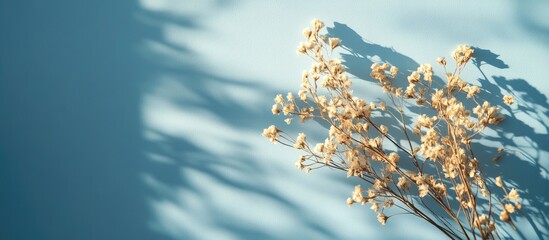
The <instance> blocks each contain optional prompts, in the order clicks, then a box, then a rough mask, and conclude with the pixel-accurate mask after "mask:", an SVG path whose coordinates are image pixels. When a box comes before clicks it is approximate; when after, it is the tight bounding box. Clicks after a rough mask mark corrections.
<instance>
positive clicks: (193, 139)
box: [142, 9, 337, 239]
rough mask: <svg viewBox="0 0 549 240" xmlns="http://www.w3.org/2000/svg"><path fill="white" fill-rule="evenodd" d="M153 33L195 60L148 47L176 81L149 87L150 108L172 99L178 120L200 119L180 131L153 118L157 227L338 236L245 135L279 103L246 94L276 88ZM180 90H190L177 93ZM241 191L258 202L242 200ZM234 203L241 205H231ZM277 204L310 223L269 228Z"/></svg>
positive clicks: (262, 235)
mask: <svg viewBox="0 0 549 240" xmlns="http://www.w3.org/2000/svg"><path fill="white" fill-rule="evenodd" d="M218 10H220V9H217V10H216V11H218ZM142 14H144V15H145V16H146V18H147V19H149V21H153V22H155V25H158V26H161V25H162V24H171V25H176V26H177V27H180V28H183V29H193V30H195V31H200V30H201V27H200V24H199V23H197V22H195V21H198V20H197V19H195V18H191V17H186V16H181V15H178V16H175V17H174V16H170V15H163V14H154V13H153V14H149V13H148V12H147V11H146V10H145V11H143V12H142ZM150 38H151V39H152V41H154V42H155V45H156V46H162V48H163V49H165V51H166V52H170V53H173V55H175V56H182V57H181V58H182V59H184V60H188V61H180V62H182V64H180V63H178V64H173V63H174V62H177V59H174V58H172V57H171V56H169V55H163V54H158V53H154V52H151V51H147V50H145V51H144V54H145V55H146V58H147V59H149V60H150V62H151V64H153V65H154V68H155V72H156V73H158V76H162V77H164V78H167V79H170V80H169V81H151V82H150V83H149V84H146V85H145V90H144V92H145V95H148V96H150V97H146V98H145V101H144V108H145V110H144V114H145V115H148V114H149V113H148V112H149V111H151V113H150V114H151V115H161V112H157V110H159V109H162V108H163V107H165V105H169V106H170V110H169V111H172V112H177V114H176V115H177V116H176V115H170V116H172V117H176V121H181V122H185V124H183V125H187V124H192V125H194V126H190V127H189V126H181V127H180V128H181V129H179V130H183V132H177V131H178V130H177V129H175V128H178V127H179V126H180V125H175V127H170V128H168V129H167V128H164V127H163V126H161V123H160V125H156V124H155V123H154V121H152V122H147V120H145V122H146V123H145V126H144V127H145V128H144V131H145V135H146V138H147V146H146V148H145V152H146V153H147V154H148V155H149V158H150V159H151V161H150V163H149V164H148V165H149V167H148V170H147V171H146V172H145V173H144V174H143V181H144V182H145V183H146V185H148V187H149V188H150V191H151V194H150V197H149V202H150V205H151V207H152V209H153V215H154V216H153V219H152V227H153V228H154V229H156V231H159V232H161V233H162V234H164V235H166V236H168V237H170V238H173V239H200V238H211V239H226V238H229V239H279V238H288V237H299V236H302V237H305V238H307V237H310V236H311V235H318V236H319V237H320V238H325V239H333V238H337V233H336V232H334V231H333V230H332V229H330V228H329V226H326V225H325V224H324V223H323V222H321V221H318V219H315V218H314V214H312V213H310V212H307V211H305V210H303V209H302V208H301V207H300V206H299V205H298V204H297V203H295V202H294V200H292V199H289V198H288V197H286V195H284V194H281V193H280V192H278V191H277V190H276V189H274V188H273V186H272V183H270V182H269V181H268V176H269V174H271V173H272V171H277V170H276V169H273V168H270V169H266V168H265V164H264V163H261V162H260V161H262V158H265V157H264V156H260V155H259V153H254V152H253V151H254V146H252V145H251V144H250V143H249V141H250V140H248V139H241V138H245V137H246V136H248V135H249V134H250V133H252V134H253V135H257V136H258V137H260V132H261V131H260V129H263V128H264V127H265V126H266V123H268V122H270V121H272V120H271V119H272V116H271V115H270V113H269V112H268V111H264V109H268V108H260V109H259V110H258V109H257V106H270V105H272V103H268V101H263V100H260V102H254V103H253V105H251V103H247V102H245V101H243V100H242V99H241V98H239V97H242V95H245V94H246V93H253V94H257V95H259V96H274V95H275V91H273V89H270V88H268V87H267V86H265V85H263V84H261V83H258V81H251V80H243V79H235V78H230V77H226V76H221V75H218V74H215V73H213V72H212V71H209V70H206V69H205V68H203V67H202V66H199V65H196V64H194V63H193V62H196V60H198V59H200V56H199V55H197V54H195V53H194V52H193V51H192V49H190V48H189V47H187V46H184V45H174V44H173V43H170V42H169V41H167V40H166V39H163V38H162V35H161V34H160V33H159V34H158V35H156V36H151V37H150ZM162 77H161V78H162ZM158 89H160V90H158ZM157 90H158V91H157ZM172 90H173V91H172ZM179 90H184V91H183V92H180V93H177V92H178V91H179ZM230 91H236V95H238V96H237V97H235V92H232V93H231V92H230ZM148 98H150V99H152V100H147V99H148ZM267 100H270V98H267ZM155 102H162V104H157V105H155V104H153V103H155ZM149 103H151V104H150V106H147V104H149ZM260 111H261V112H260ZM197 117H198V118H203V119H202V120H197V119H198V118H197ZM145 118H147V117H146V116H145ZM213 138H215V139H213ZM262 140H263V139H262ZM204 141H212V142H204ZM220 146H222V147H220ZM219 148H221V149H222V150H219ZM218 192H219V193H218ZM241 196H248V197H249V199H250V200H247V201H245V202H244V203H237V202H235V200H237V199H240V198H242V197H241ZM227 203H234V205H233V206H231V207H228V204H227ZM243 204H244V205H243ZM270 209H278V210H277V211H280V212H284V213H285V214H287V215H289V216H291V218H292V221H295V222H297V223H298V224H299V225H298V226H301V227H302V228H303V229H301V230H299V231H298V230H297V229H293V228H292V229H285V230H282V231H273V230H272V229H270V228H268V227H265V225H266V224H264V223H263V222H262V221H266V220H268V221H271V222H276V221H278V220H277V219H276V217H277V215H273V211H272V210H270ZM269 214H270V215H269Z"/></svg>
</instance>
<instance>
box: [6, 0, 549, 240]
mask: <svg viewBox="0 0 549 240" xmlns="http://www.w3.org/2000/svg"><path fill="white" fill-rule="evenodd" d="M476 2H478V1H465V2H464V1H459V3H457V1H456V3H440V1H414V2H412V1H401V2H397V1H338V2H337V3H335V2H334V1H299V3H297V1H285V2H280V1H198V0H196V1H194V0H185V1H176V0H139V1H138V0H135V1H130V0H120V1H59V0H51V1H7V0H1V1H0V83H1V84H0V238H1V239H403V238H406V239H440V238H443V236H441V235H440V234H439V233H438V232H436V231H435V230H434V229H432V228H431V227H430V226H429V225H427V224H424V223H422V222H419V221H418V220H417V219H415V218H412V217H406V216H398V217H395V218H391V219H390V221H389V223H388V224H387V225H386V226H380V225H379V223H378V222H377V220H376V219H375V215H374V214H373V212H372V211H371V210H369V209H368V208H366V207H361V206H353V207H351V208H349V207H347V206H346V204H345V199H346V198H347V197H348V196H349V195H350V192H351V191H352V188H353V186H354V184H355V183H356V182H355V181H352V180H349V179H346V178H345V177H344V176H343V175H342V174H340V173H338V172H333V171H329V170H322V171H317V172H313V173H311V174H309V175H306V174H304V173H302V172H299V171H298V170H296V169H295V168H294V166H293V162H294V161H295V159H296V156H297V155H298V153H297V152H295V151H293V150H291V149H287V148H284V147H282V146H280V145H273V144H270V143H269V142H268V141H266V140H265V139H263V138H262V137H261V134H260V133H261V131H262V129H263V128H265V127H267V126H268V125H270V124H277V125H280V126H282V125H283V122H282V118H275V117H272V116H271V114H270V107H271V105H272V98H273V97H274V96H275V94H276V93H285V92H288V91H294V92H296V91H297V90H298V87H299V78H300V74H301V71H302V70H303V69H306V68H308V67H309V61H308V60H307V59H306V58H304V57H302V56H297V55H296V54H295V48H296V46H297V43H298V42H299V41H302V36H301V30H302V29H303V28H304V27H306V26H308V25H309V22H310V20H311V19H313V18H320V19H322V20H323V21H325V23H326V25H327V27H329V28H330V34H332V35H335V36H338V37H340V38H342V39H343V45H344V47H345V48H344V49H342V50H341V53H342V54H343V55H342V56H343V59H344V61H345V64H346V65H347V67H348V68H349V72H350V73H352V74H353V75H354V76H355V77H353V80H354V81H355V83H356V84H355V87H356V91H357V92H361V94H362V95H363V96H365V97H368V98H370V99H372V100H373V99H376V98H378V97H382V95H381V94H379V92H377V91H374V90H372V88H370V87H371V86H372V85H371V84H370V83H369V82H368V81H364V80H363V79H365V76H367V74H368V69H369V66H370V64H371V61H372V60H375V61H379V60H381V61H388V62H390V63H393V64H395V65H398V66H399V67H400V68H401V69H402V70H403V71H407V70H411V69H414V68H415V67H417V64H418V63H432V64H434V59H436V57H438V56H441V55H448V54H449V53H450V51H451V50H452V49H453V48H454V47H455V46H456V45H457V44H460V43H467V44H470V45H472V46H475V47H477V48H479V49H478V51H477V53H479V55H478V56H479V58H478V59H479V62H478V63H479V65H478V66H479V67H478V68H477V67H475V66H474V65H471V66H469V68H468V70H467V73H466V74H465V76H466V77H467V79H468V80H470V81H471V82H473V83H476V84H481V85H482V86H483V88H484V89H485V90H486V91H487V92H488V93H487V98H489V99H491V100H499V99H500V98H501V96H502V94H513V95H514V96H515V97H516V98H517V104H516V105H515V106H513V107H503V112H505V113H506V115H508V118H507V121H506V122H505V123H503V124H502V125H501V126H499V127H498V128H495V129H494V130H490V131H487V132H486V135H485V136H484V140H483V141H482V142H480V143H479V144H482V145H487V146H493V147H499V146H504V147H506V148H507V149H508V150H510V152H512V153H513V154H512V155H510V156H507V157H506V158H505V159H504V160H503V161H502V162H501V164H499V165H497V166H494V165H492V164H490V163H489V160H487V161H485V163H486V165H487V166H488V165H489V166H490V167H491V168H490V170H489V171H488V173H489V174H491V175H492V176H496V175H503V176H504V177H505V178H507V179H509V184H511V185H512V186H515V187H517V188H519V189H521V190H522V191H523V192H522V194H523V196H524V197H525V198H526V199H528V200H525V201H524V202H523V204H524V206H525V209H524V212H525V213H526V214H527V217H524V216H518V217H517V218H516V221H517V225H518V226H519V229H520V230H521V232H522V233H523V234H522V235H517V234H516V233H514V232H513V231H512V230H510V229H506V231H503V232H502V234H503V236H507V237H509V236H511V237H513V238H517V239H521V238H522V239H536V238H549V232H548V231H549V230H548V227H547V226H548V223H547V221H548V216H547V214H548V211H549V203H548V201H549V200H548V199H549V190H548V189H549V188H548V187H547V186H548V183H549V174H548V169H549V160H548V159H549V141H548V140H549V138H548V125H549V123H548V122H549V120H548V111H549V102H548V100H547V96H548V95H549V84H548V81H549V79H548V76H549V68H548V67H547V66H549V55H548V53H549V18H548V17H547V13H546V12H548V11H549V3H548V2H547V1H519V0H517V1H482V2H483V3H480V4H476ZM473 3H475V4H473ZM348 50H351V51H352V52H354V53H356V54H357V55H349V51H348ZM498 55H499V56H498ZM439 70H440V69H436V68H435V72H436V71H439ZM439 72H440V71H439ZM479 79H480V80H479ZM287 129H288V131H289V132H293V133H295V132H297V131H298V128H295V127H289V128H287ZM305 129H306V131H307V132H309V133H310V135H311V136H313V137H315V138H317V139H320V138H322V137H323V136H324V134H325V133H324V131H325V130H324V129H323V128H322V127H320V126H318V125H314V124H312V125H309V126H308V127H306V128H305ZM494 140H498V141H499V143H498V142H494ZM491 153H493V149H491V150H490V151H487V152H486V156H488V155H489V154H491ZM507 231H509V232H507ZM509 234H511V235H509Z"/></svg>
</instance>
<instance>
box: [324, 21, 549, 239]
mask: <svg viewBox="0 0 549 240" xmlns="http://www.w3.org/2000/svg"><path fill="white" fill-rule="evenodd" d="M544 34H545V33H544V32H541V33H540V35H544ZM328 35H330V36H334V37H338V38H340V39H341V40H342V47H343V48H344V49H345V50H346V51H348V53H342V60H343V62H344V65H345V66H346V67H347V71H348V72H349V73H351V74H353V75H354V76H356V77H357V78H358V79H361V80H364V81H367V82H368V84H377V82H375V80H373V79H371V78H370V76H369V73H370V68H369V66H371V65H372V63H374V62H380V63H385V62H386V63H389V64H391V65H394V66H397V67H399V75H398V76H397V82H396V83H395V85H397V86H401V84H403V83H404V84H405V83H406V82H407V80H406V76H408V75H409V74H410V73H411V72H412V71H415V70H416V69H417V67H418V66H419V64H418V63H417V62H416V61H414V60H413V59H412V58H410V57H408V56H406V55H403V54H401V53H399V52H397V51H396V50H395V49H393V48H389V47H385V46H382V45H379V44H376V43H371V42H368V41H367V40H365V39H364V38H362V37H361V36H360V35H359V34H358V33H357V32H355V31H354V30H352V29H351V28H350V27H348V26H347V25H345V24H341V23H337V22H336V23H334V27H333V28H328ZM472 62H473V65H474V67H476V69H478V71H479V73H480V75H481V76H482V77H481V78H480V79H478V81H479V82H480V83H481V86H480V87H481V88H482V93H481V95H480V96H481V97H482V98H483V99H486V100H487V101H489V102H491V103H494V104H498V103H499V104H498V105H499V106H501V107H502V108H503V111H502V112H503V113H504V114H505V115H506V119H505V121H504V122H502V123H501V124H499V125H497V126H494V127H491V128H490V129H491V130H490V133H488V134H484V135H482V136H481V138H480V141H477V142H474V144H473V148H476V149H482V150H483V151H479V153H477V154H478V155H477V157H478V158H479V159H481V163H482V165H483V169H484V171H485V173H486V175H487V176H493V177H495V176H500V175H501V176H503V177H504V178H505V179H507V181H508V183H509V184H510V186H512V187H515V188H517V189H519V190H521V195H522V197H523V199H524V200H525V201H523V207H524V208H523V210H522V212H523V213H524V215H522V216H521V215H519V217H518V220H519V221H521V222H522V221H527V222H528V224H522V223H519V225H522V226H521V227H522V228H524V230H526V231H530V232H532V231H533V232H534V234H535V236H536V237H538V238H540V239H545V238H548V237H549V232H548V226H549V223H548V217H549V216H547V213H548V212H549V205H547V201H548V199H547V197H548V196H549V189H548V188H547V187H546V186H548V185H549V179H548V172H549V171H548V169H547V168H546V166H543V165H542V161H543V159H542V158H543V156H547V154H548V153H549V145H547V141H548V140H549V139H548V137H547V136H548V135H547V133H548V132H549V127H548V126H547V122H549V121H548V117H547V116H548V115H549V105H548V102H547V97H546V96H545V95H544V94H543V93H541V92H540V91H539V90H537V89H536V88H534V87H533V86H532V85H530V84H529V83H528V81H526V80H524V79H507V78H505V77H503V76H492V77H487V76H486V75H485V74H484V72H483V69H485V68H488V67H492V68H498V69H503V68H509V66H508V65H507V64H506V63H505V62H504V61H503V60H502V59H499V55H497V54H495V53H493V52H491V51H490V50H488V49H482V48H478V47H475V57H474V59H473V60H472ZM471 69H473V67H472V66H469V67H468V71H471ZM435 72H436V70H435ZM398 82H401V83H400V84H399V83H398ZM433 82H434V85H435V86H442V85H443V84H444V82H443V80H442V79H441V78H439V77H434V80H433ZM504 94H512V95H513V96H514V97H515V98H516V99H517V103H516V104H515V105H514V106H507V105H505V104H502V97H503V95H504ZM370 100H375V99H370ZM408 109H409V110H410V111H411V112H425V111H427V112H429V113H432V111H430V110H426V109H424V108H418V107H415V106H408ZM406 121H407V122H412V119H411V118H408V119H406ZM389 132H390V133H391V135H393V137H395V138H396V139H405V138H404V135H403V133H402V131H401V128H400V126H399V125H398V124H396V123H395V122H394V121H393V122H390V131H389ZM493 142H500V143H501V144H502V146H503V147H505V149H506V151H507V152H508V154H506V155H505V156H504V158H502V160H500V161H499V162H497V163H494V162H492V158H493V157H494V156H497V155H498V154H497V152H496V150H497V147H494V146H493V144H491V143H493ZM525 176H527V177H525ZM503 231H504V233H505V234H506V235H508V236H509V235H511V236H513V235H516V232H513V230H510V231H509V230H507V228H506V229H503ZM518 234H519V235H518V237H520V238H523V239H526V238H528V236H524V235H522V234H521V233H518Z"/></svg>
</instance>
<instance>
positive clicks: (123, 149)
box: [0, 1, 165, 240]
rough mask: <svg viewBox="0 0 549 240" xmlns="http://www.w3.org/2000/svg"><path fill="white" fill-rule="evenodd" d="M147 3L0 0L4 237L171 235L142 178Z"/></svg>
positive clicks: (0, 224) (0, 232) (0, 230)
mask: <svg viewBox="0 0 549 240" xmlns="http://www.w3.org/2000/svg"><path fill="white" fill-rule="evenodd" d="M136 7H137V6H136V4H135V3H134V1H1V2H0V32H1V34H0V81H1V82H2V87H0V109H1V112H2V114H1V115H2V116H1V117H0V189H1V192H2V193H1V194H0V212H1V214H0V238H2V239H90V240H91V239H165V237H164V236H162V235H160V234H157V233H155V232H153V231H151V230H150V229H149V228H148V227H147V222H148V219H149V218H150V217H149V216H150V214H149V212H148V210H147V205H146V202H145V199H144V196H147V194H148V192H149V189H148V188H147V187H146V186H145V185H144V184H143V183H142V182H141V180H140V178H139V177H140V176H139V173H140V172H142V171H144V169H145V168H146V166H145V163H146V160H145V158H144V156H143V154H142V147H143V141H142V135H141V122H140V109H139V106H140V103H141V100H140V98H141V96H140V85H141V84H142V82H143V79H144V76H145V75H144V74H146V73H147V65H145V62H143V61H142V60H140V58H139V56H138V55H137V54H136V53H135V49H134V47H135V45H136V44H137V43H138V41H139V39H141V37H142V36H143V35H147V34H152V33H151V32H149V31H148V29H146V28H143V26H141V25H139V24H137V23H136V22H135V21H134V19H133V16H132V12H133V11H134V9H135V8H136Z"/></svg>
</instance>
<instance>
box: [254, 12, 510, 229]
mask: <svg viewBox="0 0 549 240" xmlns="http://www.w3.org/2000/svg"><path fill="white" fill-rule="evenodd" d="M323 27H324V23H322V22H321V21H320V20H317V19H315V20H313V22H312V28H306V29H305V30H303V34H304V36H305V39H306V41H305V42H302V43H300V44H299V46H298V48H297V53H298V54H303V55H306V56H309V57H310V58H311V59H312V60H313V64H312V66H311V68H310V69H309V70H307V71H304V72H303V74H302V76H301V89H300V90H299V92H298V93H297V98H295V97H294V95H293V94H292V93H288V94H287V95H286V98H284V97H283V96H282V95H277V96H276V97H275V99H274V105H273V106H272V109H271V111H272V113H273V114H275V115H280V114H282V115H284V116H286V117H285V118H286V119H285V122H286V123H287V124H291V122H292V119H293V118H296V117H297V118H299V119H300V121H301V122H305V121H307V120H308V119H311V118H317V119H319V120H322V121H324V122H325V123H327V124H328V125H329V126H330V127H329V131H328V135H327V137H326V138H325V139H324V141H322V142H318V143H311V144H310V143H309V142H308V141H307V137H306V135H305V133H299V135H298V136H297V138H296V139H293V138H292V137H291V136H289V135H288V134H286V133H285V132H283V131H281V130H279V129H277V128H276V127H275V126H270V127H269V128H267V129H265V130H264V132H263V135H264V136H265V137H266V138H268V139H269V140H270V141H274V142H280V143H282V144H284V145H286V146H289V147H293V148H296V149H299V150H301V151H303V152H304V155H301V156H300V157H299V159H298V160H297V162H296V163H295V165H296V167H297V168H299V169H301V170H304V171H306V172H311V171H313V170H316V169H319V168H323V167H328V168H332V169H338V170H342V171H345V172H346V173H347V176H348V177H357V178H360V179H362V180H363V181H364V183H365V185H366V186H368V187H367V188H363V186H361V185H358V186H356V187H355V189H354V191H353V192H352V196H351V197H350V198H348V199H347V204H348V205H353V204H354V203H360V204H362V205H366V204H368V205H370V209H372V210H373V211H374V212H376V214H377V219H378V221H379V222H380V223H381V224H386V222H387V220H388V219H389V218H390V217H391V216H392V215H388V213H390V212H391V210H389V209H392V208H393V207H395V206H396V207H397V209H398V210H400V211H404V213H407V214H413V215H415V216H417V217H419V218H422V219H424V220H425V221H427V222H429V223H430V224H432V225H433V226H435V227H436V228H438V229H439V230H440V231H442V232H443V233H444V234H446V235H447V236H448V237H450V238H452V239H454V238H462V237H465V238H469V237H471V236H477V235H479V236H481V237H482V238H483V239H488V238H493V237H494V234H497V231H496V224H495V222H496V221H497V219H499V220H500V221H503V222H508V223H511V224H512V220H511V217H510V215H511V214H513V213H515V212H516V211H517V210H520V208H521V207H520V206H521V205H520V202H519V201H518V200H519V198H520V196H519V194H518V192H517V190H516V189H514V188H513V189H511V190H509V191H508V190H507V188H506V187H505V186H504V184H503V181H502V180H501V178H500V177H498V178H496V180H495V182H494V183H495V185H496V186H498V187H499V188H501V189H502V192H504V193H505V196H504V197H503V198H501V199H498V201H493V198H496V199H497V198H498V197H497V195H496V194H495V193H492V192H491V190H490V189H489V185H488V184H487V182H488V181H489V179H487V178H486V177H484V176H483V174H482V171H481V169H480V160H479V159H477V157H476V156H475V154H474V150H473V149H472V148H471V141H472V139H473V138H474V137H476V136H478V135H479V134H480V132H481V131H482V130H484V129H485V128H486V127H488V126H489V125H494V124H498V123H499V122H501V121H502V120H503V115H501V114H500V113H499V108H497V107H495V106H492V105H491V104H490V103H489V102H487V101H483V102H482V103H480V102H481V101H480V97H478V95H479V94H480V93H481V89H480V87H479V86H475V85H472V84H469V83H467V82H466V81H465V80H463V79H462V78H461V77H460V74H461V72H462V71H463V69H464V68H465V66H466V65H467V63H468V62H469V60H470V59H471V57H473V54H474V50H473V49H472V48H470V47H469V46H467V45H460V46H458V48H457V49H456V50H455V51H453V52H452V57H453V59H454V61H455V69H454V70H453V71H448V70H447V64H448V63H447V61H446V59H444V58H439V59H437V62H438V64H439V65H440V66H441V67H442V68H443V69H444V74H443V75H444V76H445V80H446V81H445V83H444V86H443V87H442V88H440V89H436V88H433V85H434V84H433V76H434V72H433V67H432V66H431V65H429V64H422V65H420V66H419V67H418V68H417V69H416V70H415V71H412V72H411V74H410V75H409V76H407V77H406V80H407V85H406V86H404V87H403V88H400V87H396V86H395V85H394V84H393V82H395V81H397V75H398V73H399V69H398V67H396V66H391V65H390V64H389V63H374V64H372V65H371V67H370V68H371V74H370V76H371V77H372V78H373V79H374V80H376V81H377V82H378V83H379V85H380V87H381V88H382V90H383V91H384V92H385V93H386V94H387V97H388V99H389V100H390V102H389V103H391V105H390V106H387V104H386V103H385V102H379V101H367V100H365V99H361V98H359V97H356V96H354V95H353V91H352V90H351V86H352V82H351V81H350V80H349V77H348V75H347V74H346V73H345V67H344V66H343V65H342V63H341V61H340V60H339V59H337V58H331V57H330V56H331V54H332V52H333V51H334V49H335V48H337V47H338V46H339V45H340V44H341V43H342V42H341V40H340V39H338V38H329V37H326V36H324V35H322V34H321V33H320V31H321V30H322V29H323ZM503 100H504V102H505V103H506V104H513V102H514V99H513V98H512V97H511V96H505V97H504V98H503ZM465 101H468V103H469V104H466V102H465ZM470 104H473V105H474V106H475V107H473V108H469V107H467V106H470ZM409 106H417V107H419V109H422V108H424V109H429V111H425V113H420V114H415V113H410V115H409V116H411V117H413V118H414V119H415V123H410V122H406V119H409V118H408V116H407V117H405V115H404V113H405V112H406V110H407V109H408V107H409ZM427 112H429V113H434V114H427ZM373 113H375V116H391V117H393V118H394V119H395V120H396V122H397V123H398V124H396V125H395V126H387V125H386V124H387V123H388V121H384V120H383V119H380V118H379V117H374V114H373ZM391 127H395V128H396V129H399V130H400V131H403V133H404V139H396V138H395V137H394V136H393V135H392V134H391V132H390V129H391ZM401 140H403V141H401ZM390 149H392V150H390ZM395 149H396V150H395ZM502 151H503V149H501V151H500V150H499V149H498V153H501V152H502ZM404 161H405V162H406V164H405V165H403V164H402V163H403V162H404ZM404 166H408V167H404ZM410 166H411V167H410ZM423 198H430V199H431V202H434V203H435V204H436V208H437V209H438V210H442V211H443V212H445V213H446V214H447V216H446V217H440V216H437V215H435V214H433V209H432V208H433V206H430V205H427V204H426V202H425V201H423V200H422V199H423ZM496 203H500V206H499V209H500V212H499V217H498V216H497V215H496V216H494V214H495V213H494V211H492V209H494V208H498V206H497V205H496ZM486 209H489V210H488V211H486ZM449 219H450V220H449ZM452 221H453V222H452Z"/></svg>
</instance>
